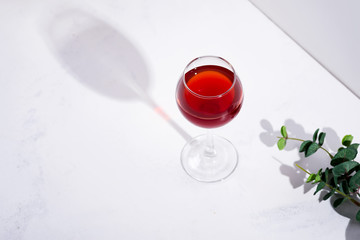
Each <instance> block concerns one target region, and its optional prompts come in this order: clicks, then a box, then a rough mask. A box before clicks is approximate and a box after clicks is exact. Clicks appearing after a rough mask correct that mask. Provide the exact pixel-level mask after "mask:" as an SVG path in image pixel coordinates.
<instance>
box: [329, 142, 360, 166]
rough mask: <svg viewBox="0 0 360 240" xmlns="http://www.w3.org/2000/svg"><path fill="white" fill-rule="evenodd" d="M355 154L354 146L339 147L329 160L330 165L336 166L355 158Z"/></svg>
mask: <svg viewBox="0 0 360 240" xmlns="http://www.w3.org/2000/svg"><path fill="white" fill-rule="evenodd" d="M356 155H357V150H356V148H355V146H354V147H348V148H342V149H339V151H338V152H337V153H336V154H335V156H334V157H333V159H332V160H331V162H330V164H331V165H332V166H336V165H338V164H340V163H343V162H346V161H350V160H354V159H355V158H356Z"/></svg>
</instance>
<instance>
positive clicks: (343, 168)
mask: <svg viewBox="0 0 360 240" xmlns="http://www.w3.org/2000/svg"><path fill="white" fill-rule="evenodd" d="M358 165H359V163H358V162H355V161H348V162H343V163H340V164H339V165H337V166H335V167H334V168H333V171H332V172H333V174H334V176H341V175H344V174H345V173H348V172H349V171H350V170H352V169H353V168H355V167H357V166H358Z"/></svg>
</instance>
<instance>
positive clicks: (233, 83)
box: [182, 55, 236, 98]
mask: <svg viewBox="0 0 360 240" xmlns="http://www.w3.org/2000/svg"><path fill="white" fill-rule="evenodd" d="M201 58H217V59H220V60H221V61H223V62H225V63H226V64H227V65H228V66H229V67H230V70H231V71H232V72H233V73H234V79H233V81H232V84H231V86H230V87H229V88H228V89H227V90H226V91H224V92H223V93H221V94H218V95H213V96H208V95H201V94H199V93H196V92H194V91H193V90H191V89H190V88H189V86H188V85H187V84H186V81H185V74H186V73H188V72H189V71H191V70H192V69H194V68H192V69H191V70H189V71H186V69H187V68H188V67H189V66H190V65H191V64H192V63H193V62H195V61H197V60H199V59H201ZM185 71H186V72H185ZM182 81H183V84H184V86H185V88H186V89H187V90H188V91H189V92H190V93H191V94H193V95H195V96H197V97H201V98H220V97H222V96H224V95H225V94H227V93H228V92H230V91H231V89H233V88H234V86H235V83H236V73H235V69H234V68H233V66H232V65H231V64H230V63H229V62H228V61H227V60H225V59H224V58H222V57H219V56H214V55H205V56H201V57H197V58H195V59H193V60H191V61H190V62H189V63H188V64H187V65H186V67H185V69H184V71H183V74H182Z"/></svg>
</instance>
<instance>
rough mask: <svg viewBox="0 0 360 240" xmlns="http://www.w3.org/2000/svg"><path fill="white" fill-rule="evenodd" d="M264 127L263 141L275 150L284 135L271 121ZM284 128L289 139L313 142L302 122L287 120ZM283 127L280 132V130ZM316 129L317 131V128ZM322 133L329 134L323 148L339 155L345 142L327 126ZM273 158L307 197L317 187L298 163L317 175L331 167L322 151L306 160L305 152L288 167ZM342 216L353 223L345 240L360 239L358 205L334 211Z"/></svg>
mask: <svg viewBox="0 0 360 240" xmlns="http://www.w3.org/2000/svg"><path fill="white" fill-rule="evenodd" d="M260 125H261V127H262V128H263V130H264V131H263V132H261V133H260V135H259V138H260V140H261V141H262V142H263V143H264V144H265V145H266V146H268V147H274V146H275V145H276V143H277V141H278V136H281V134H280V130H274V128H273V126H272V125H271V123H270V122H269V121H268V120H267V119H262V120H261V121H260ZM284 125H285V126H286V128H287V131H288V134H289V137H293V138H300V139H304V140H308V139H312V133H309V132H306V131H305V129H304V127H303V126H302V125H300V124H299V123H296V122H295V121H294V120H292V119H287V120H285V122H284ZM280 127H281V126H279V128H278V129H280ZM314 130H315V129H314ZM320 131H322V132H325V133H326V138H325V142H324V145H323V147H324V148H325V149H327V150H329V151H330V152H337V149H338V148H339V147H340V145H341V139H340V137H339V136H338V134H337V133H336V131H335V130H333V129H332V128H330V127H324V128H322V129H320ZM300 145H301V143H300V142H295V141H288V142H287V145H286V147H285V149H284V150H285V151H293V150H294V149H296V150H297V152H298V151H299V147H300ZM273 159H274V160H275V161H277V162H279V163H280V167H279V171H280V173H281V174H282V175H284V176H286V177H288V178H289V181H290V184H291V185H292V187H293V188H299V187H301V186H304V194H305V193H307V192H309V191H310V190H311V189H312V188H314V186H316V185H312V184H310V183H306V178H307V176H306V173H304V172H303V171H302V170H300V169H299V168H298V167H297V166H296V164H298V165H299V166H301V167H303V168H304V169H306V170H308V171H310V172H312V173H316V172H317V171H318V170H319V169H320V168H323V169H325V168H326V167H329V166H330V161H329V160H330V159H329V156H328V155H327V154H326V153H325V152H324V151H321V150H319V151H318V152H317V153H315V154H314V155H312V156H310V157H308V158H305V156H304V154H303V153H299V152H298V160H296V161H295V162H294V163H293V164H292V165H289V164H285V163H283V162H282V161H281V160H279V159H277V158H275V157H273ZM326 193H327V192H326V191H325V190H324V191H321V192H320V193H319V195H318V196H319V197H318V201H319V202H321V201H322V199H323V197H324V196H325V194H326ZM336 198H337V196H335V195H334V196H333V197H332V198H330V203H331V206H332V205H333V202H334V201H335V200H336ZM334 210H335V211H336V212H337V213H338V214H340V215H342V216H344V217H347V218H349V219H350V221H349V224H348V226H347V228H346V230H345V237H346V239H347V240H359V239H360V223H359V222H357V221H356V219H355V215H356V212H357V211H358V210H359V209H358V208H357V207H356V206H354V205H353V204H352V203H350V202H349V201H347V202H345V203H343V204H342V205H340V206H339V207H337V208H335V209H334Z"/></svg>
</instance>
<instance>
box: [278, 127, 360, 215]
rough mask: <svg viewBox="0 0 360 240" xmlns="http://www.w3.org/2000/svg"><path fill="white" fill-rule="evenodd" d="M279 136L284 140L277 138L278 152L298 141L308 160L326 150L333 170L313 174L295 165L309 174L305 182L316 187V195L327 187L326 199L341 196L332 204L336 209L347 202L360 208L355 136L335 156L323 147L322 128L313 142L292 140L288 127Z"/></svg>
mask: <svg viewBox="0 0 360 240" xmlns="http://www.w3.org/2000/svg"><path fill="white" fill-rule="evenodd" d="M280 133H281V137H278V138H279V140H278V142H277V146H278V148H279V150H283V149H284V148H285V146H286V142H287V141H288V140H295V141H301V142H302V143H301V145H300V148H299V152H304V154H305V157H309V156H311V155H313V154H314V153H315V152H316V151H317V150H319V149H322V150H324V151H325V152H326V153H327V154H328V155H329V157H330V165H331V166H332V167H330V168H328V167H327V168H326V169H325V170H323V169H320V170H319V171H318V172H317V173H311V172H309V171H307V170H305V169H304V168H302V167H301V166H299V165H298V164H296V166H297V167H298V168H300V169H301V170H302V171H304V172H305V173H307V174H308V175H309V177H308V178H307V180H306V182H307V183H312V184H317V187H316V190H315V192H314V195H315V194H316V193H318V192H320V191H321V190H323V189H324V188H325V187H327V188H328V193H327V194H326V195H325V196H324V197H323V200H327V199H329V198H330V197H331V196H333V195H334V194H337V195H340V196H339V198H337V199H336V200H335V201H334V203H333V207H334V208H336V207H338V206H339V205H340V204H342V203H343V202H345V201H347V200H348V201H351V202H352V203H353V204H355V205H356V206H357V207H360V202H359V201H358V200H356V199H354V196H358V197H360V164H359V163H358V162H357V161H355V158H356V156H357V153H358V150H357V149H358V147H359V144H358V143H352V141H353V136H351V135H346V136H345V137H344V138H343V139H342V141H341V143H342V145H343V146H342V147H340V148H339V149H338V151H337V152H336V153H335V154H334V155H332V154H331V153H330V152H329V151H328V150H326V149H325V148H323V147H322V145H323V144H324V140H325V136H326V133H324V132H320V133H319V129H316V131H315V132H314V134H313V138H312V140H303V139H299V138H291V137H289V136H288V133H287V130H286V127H285V126H282V127H281V130H280ZM356 220H357V221H359V222H360V210H358V212H357V214H356Z"/></svg>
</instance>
